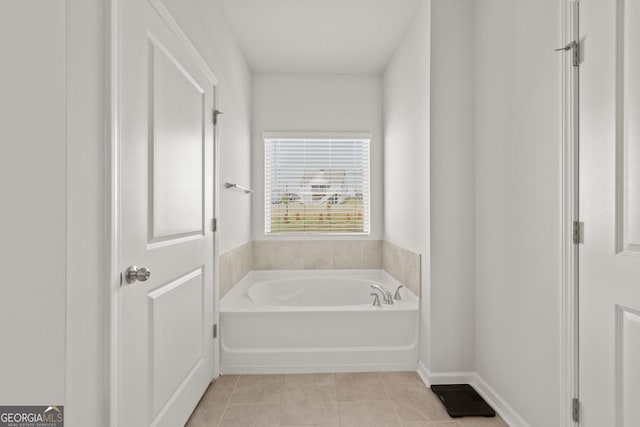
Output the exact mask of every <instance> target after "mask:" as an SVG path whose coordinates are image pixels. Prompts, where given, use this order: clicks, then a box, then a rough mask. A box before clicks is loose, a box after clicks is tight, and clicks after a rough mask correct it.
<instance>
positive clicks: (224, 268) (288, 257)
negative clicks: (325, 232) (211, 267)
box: [220, 240, 422, 298]
mask: <svg viewBox="0 0 640 427" xmlns="http://www.w3.org/2000/svg"><path fill="white" fill-rule="evenodd" d="M340 269H355V270H360V269H362V270H377V269H384V270H385V271H386V272H387V273H389V274H391V275H392V276H393V277H394V278H395V279H396V280H398V281H399V282H400V283H402V284H404V285H405V286H406V287H407V288H409V289H410V290H411V292H413V293H414V294H415V295H417V296H418V298H419V297H420V290H421V286H420V283H421V277H422V276H421V255H420V254H417V253H415V252H411V251H409V250H407V249H404V248H402V247H400V246H397V245H394V244H393V243H390V242H387V241H382V240H254V241H253V242H249V243H246V244H244V245H242V246H239V247H237V248H235V249H233V250H231V251H229V252H226V253H224V254H222V255H221V256H220V297H221V298H222V297H223V296H224V295H226V293H227V292H229V290H230V289H231V288H232V287H233V286H235V285H236V284H237V283H238V282H239V281H240V279H242V278H243V277H244V276H246V275H247V273H249V271H251V270H340Z"/></svg>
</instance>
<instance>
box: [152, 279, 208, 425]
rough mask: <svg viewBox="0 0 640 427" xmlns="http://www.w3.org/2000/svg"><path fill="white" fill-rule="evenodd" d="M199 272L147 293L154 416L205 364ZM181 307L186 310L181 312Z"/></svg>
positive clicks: (202, 301)
mask: <svg viewBox="0 0 640 427" xmlns="http://www.w3.org/2000/svg"><path fill="white" fill-rule="evenodd" d="M202 273H203V270H202V268H198V269H197V270H195V271H193V272H191V273H189V274H186V275H184V276H182V277H180V278H178V279H176V280H172V281H170V282H169V283H167V284H165V285H163V286H160V287H158V288H157V289H155V290H154V291H153V292H151V293H150V294H149V351H150V352H151V356H150V358H151V364H150V365H149V368H150V373H149V374H150V378H152V379H153V382H152V385H151V388H152V390H153V392H152V399H153V402H152V407H153V416H154V417H156V416H157V415H158V414H159V413H160V411H161V410H162V409H163V408H164V407H165V405H166V404H167V402H168V401H169V399H170V398H171V397H172V396H173V395H174V394H175V393H177V392H179V390H180V388H181V387H182V386H183V384H185V382H186V381H187V380H188V379H189V377H190V376H191V375H192V374H193V373H194V370H197V368H199V367H200V365H201V364H202V363H204V362H205V361H204V356H205V354H204V348H205V347H206V336H205V329H204V327H203V318H204V281H203V274H202ZM183 307H189V308H190V310H189V311H188V312H184V311H183V310H182V308H183Z"/></svg>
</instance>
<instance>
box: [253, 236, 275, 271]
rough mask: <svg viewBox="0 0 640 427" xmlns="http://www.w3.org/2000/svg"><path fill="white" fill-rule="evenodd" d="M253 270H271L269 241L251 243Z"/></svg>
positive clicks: (271, 252) (271, 253)
mask: <svg viewBox="0 0 640 427" xmlns="http://www.w3.org/2000/svg"><path fill="white" fill-rule="evenodd" d="M253 269H254V270H272V269H273V242H272V241H270V240H254V241H253Z"/></svg>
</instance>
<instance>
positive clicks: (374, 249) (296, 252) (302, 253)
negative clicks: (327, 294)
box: [253, 240, 382, 270]
mask: <svg viewBox="0 0 640 427" xmlns="http://www.w3.org/2000/svg"><path fill="white" fill-rule="evenodd" d="M381 268H382V240H255V241H254V242H253V269H254V270H332V269H335V270H339V269H356V270H367V269H374V270H376V269H381Z"/></svg>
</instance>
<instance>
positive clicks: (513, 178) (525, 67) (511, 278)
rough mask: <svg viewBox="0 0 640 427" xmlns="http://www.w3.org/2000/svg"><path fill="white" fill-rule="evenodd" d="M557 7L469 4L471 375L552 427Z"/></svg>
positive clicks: (497, 0) (556, 326)
mask: <svg viewBox="0 0 640 427" xmlns="http://www.w3.org/2000/svg"><path fill="white" fill-rule="evenodd" d="M559 12H560V3H559V2H558V1H556V0H540V1H525V0H518V1H513V0H476V1H475V25H476V27H475V49H476V56H475V58H476V60H475V68H476V82H475V93H476V102H475V112H476V120H475V135H476V150H475V152H476V162H475V169H476V171H475V178H476V188H475V190H476V245H475V252H476V369H477V372H478V373H479V374H480V376H481V377H482V378H484V379H485V380H486V381H487V382H488V383H489V384H490V385H491V387H493V388H494V389H495V391H496V392H497V393H498V394H500V395H501V396H503V397H504V398H505V399H507V400H508V403H509V404H510V405H511V406H512V407H513V408H514V409H515V411H516V412H518V413H519V414H520V415H521V416H522V417H523V418H524V420H526V422H527V423H529V424H530V425H531V426H552V425H559V422H560V418H559V391H558V390H559V382H560V371H559V368H560V345H559V344H560V342H559V340H560V321H559V320H560V315H559V304H560V301H559V297H560V290H561V289H560V274H561V265H560V260H561V251H560V249H561V247H560V245H561V241H560V238H561V228H560V214H561V206H560V200H561V192H560V189H561V181H560V176H561V175H560V166H561V165H560V160H561V157H560V154H561V151H560V149H561V140H560V130H561V129H560V117H561V116H560V90H559V89H560V76H561V72H560V68H559V67H560V62H559V61H560V57H559V56H558V55H557V54H556V53H554V52H553V50H554V48H556V47H557V46H558V44H559V43H560V33H559V29H560V13H559Z"/></svg>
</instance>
